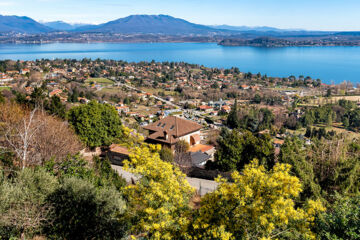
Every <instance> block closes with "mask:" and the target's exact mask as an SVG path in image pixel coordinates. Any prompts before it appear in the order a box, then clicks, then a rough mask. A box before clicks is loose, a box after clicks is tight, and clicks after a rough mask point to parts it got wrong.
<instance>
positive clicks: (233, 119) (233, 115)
mask: <svg viewBox="0 0 360 240" xmlns="http://www.w3.org/2000/svg"><path fill="white" fill-rule="evenodd" d="M226 126H228V127H229V128H232V129H235V128H239V127H240V122H239V118H238V109H237V100H236V99H235V103H234V105H233V106H232V108H231V111H230V113H229V116H228V118H227V120H226Z"/></svg>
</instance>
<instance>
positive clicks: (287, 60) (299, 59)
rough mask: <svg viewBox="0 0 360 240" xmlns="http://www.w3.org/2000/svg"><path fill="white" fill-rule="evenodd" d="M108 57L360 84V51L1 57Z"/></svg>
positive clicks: (70, 49)
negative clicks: (179, 62)
mask: <svg viewBox="0 0 360 240" xmlns="http://www.w3.org/2000/svg"><path fill="white" fill-rule="evenodd" d="M85 57H86V58H92V59H96V58H102V59H115V60H126V61H135V62H139V61H151V60H156V61H184V62H188V63H196V64H202V65H205V66H208V67H219V68H230V67H238V68H239V69H240V71H243V72H253V73H258V72H260V73H261V74H267V75H268V76H276V77H286V76H290V75H295V76H299V75H304V76H311V77H312V78H320V79H321V80H322V81H323V82H325V83H331V82H335V83H339V82H342V81H344V80H346V81H351V82H353V83H360V47H286V48H258V47H224V46H218V45H217V44H215V43H91V44H87V43H54V44H42V45H32V44H28V45H23V44H3V45H1V44H0V59H13V60H18V59H21V60H35V59H41V58H48V59H54V58H76V59H82V58H85Z"/></svg>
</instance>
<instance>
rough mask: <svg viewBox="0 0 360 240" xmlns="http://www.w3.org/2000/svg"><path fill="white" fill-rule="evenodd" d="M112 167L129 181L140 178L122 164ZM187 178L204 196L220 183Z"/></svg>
mask: <svg viewBox="0 0 360 240" xmlns="http://www.w3.org/2000/svg"><path fill="white" fill-rule="evenodd" d="M111 167H112V168H113V169H115V170H116V171H117V172H118V173H119V175H120V176H122V177H123V178H124V179H125V180H126V182H128V183H132V182H134V181H137V180H138V179H139V176H136V175H134V174H132V173H129V172H127V171H125V170H124V169H123V168H122V167H121V166H117V165H111ZM186 179H187V180H188V182H189V184H190V185H191V186H192V187H194V188H195V189H196V190H197V191H198V192H199V194H200V195H201V196H204V195H205V194H206V193H208V192H212V191H214V190H215V189H216V188H217V186H218V183H217V182H215V181H210V180H205V179H200V178H189V177H187V178H186Z"/></svg>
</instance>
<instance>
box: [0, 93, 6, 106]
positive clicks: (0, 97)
mask: <svg viewBox="0 0 360 240" xmlns="http://www.w3.org/2000/svg"><path fill="white" fill-rule="evenodd" d="M4 102H5V98H4V96H3V95H2V94H1V91H0V104H1V103H4Z"/></svg>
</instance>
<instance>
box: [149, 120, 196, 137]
mask: <svg viewBox="0 0 360 240" xmlns="http://www.w3.org/2000/svg"><path fill="white" fill-rule="evenodd" d="M201 128H202V126H201V125H199V124H197V123H196V122H193V121H189V120H186V119H183V118H179V117H175V116H168V117H166V118H163V119H161V120H159V121H157V122H154V123H152V124H150V125H147V126H145V127H144V129H146V130H150V131H153V132H155V133H152V134H151V135H150V136H149V137H148V138H150V139H153V140H157V141H161V142H166V143H175V142H176V141H177V138H179V137H182V136H185V135H187V134H189V133H192V132H196V131H198V130H200V129H201Z"/></svg>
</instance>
